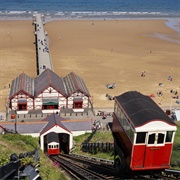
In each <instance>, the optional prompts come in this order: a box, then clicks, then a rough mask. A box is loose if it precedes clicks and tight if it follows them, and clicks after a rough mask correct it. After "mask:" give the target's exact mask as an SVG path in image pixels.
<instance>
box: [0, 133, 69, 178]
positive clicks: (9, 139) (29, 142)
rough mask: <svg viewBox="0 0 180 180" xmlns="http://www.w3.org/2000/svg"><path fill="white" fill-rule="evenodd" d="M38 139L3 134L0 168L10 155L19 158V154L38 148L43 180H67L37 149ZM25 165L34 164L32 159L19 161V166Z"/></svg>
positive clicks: (0, 140)
mask: <svg viewBox="0 0 180 180" xmlns="http://www.w3.org/2000/svg"><path fill="white" fill-rule="evenodd" d="M38 142H39V139H38V138H33V137H32V136H24V135H18V134H4V135H1V136H0V166H2V165H5V164H7V163H8V162H9V160H10V155H11V154H13V153H15V154H17V155H18V156H19V154H20V153H25V152H30V151H33V150H34V149H35V148H38V152H39V156H40V162H39V163H40V167H39V168H38V169H39V171H40V175H41V177H42V178H43V180H50V179H53V180H61V179H62V180H67V179H69V178H67V177H66V175H65V174H63V173H61V172H60V171H59V168H58V166H57V165H56V164H54V163H53V162H51V161H50V160H49V159H48V157H47V156H45V155H44V153H43V152H42V151H41V150H40V148H39V143H38ZM26 164H32V165H34V164H35V161H34V158H33V157H27V158H23V159H21V166H25V165H26Z"/></svg>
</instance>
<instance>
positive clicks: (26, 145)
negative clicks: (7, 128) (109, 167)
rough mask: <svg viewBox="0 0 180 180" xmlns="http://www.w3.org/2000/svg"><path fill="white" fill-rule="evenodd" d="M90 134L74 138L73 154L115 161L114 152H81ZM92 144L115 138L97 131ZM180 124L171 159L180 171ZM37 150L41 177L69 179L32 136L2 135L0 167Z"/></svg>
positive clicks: (27, 160)
mask: <svg viewBox="0 0 180 180" xmlns="http://www.w3.org/2000/svg"><path fill="white" fill-rule="evenodd" d="M90 135H91V134H90V133H86V134H84V135H80V136H77V137H74V142H75V144H76V145H75V150H74V151H73V153H76V154H82V155H86V156H93V157H97V158H103V159H109V160H113V158H114V157H113V152H109V153H103V152H100V153H97V154H90V153H85V152H82V151H81V144H82V143H83V142H84V141H85V140H86V139H87V138H88V137H89V136H90ZM90 142H92V143H94V142H96V143H97V142H110V143H112V142H113V137H112V134H111V131H103V132H101V131H97V132H96V133H95V134H94V135H93V136H92V138H91V140H90ZM178 147H180V122H177V131H176V135H175V140H174V147H173V153H172V158H171V163H172V164H173V166H172V167H171V168H172V169H177V170H180V150H178ZM35 148H38V149H39V155H40V167H39V168H38V169H39V171H40V175H41V177H42V178H43V179H44V180H49V179H55V180H61V179H63V180H66V179H69V178H68V177H67V176H66V175H65V174H63V173H62V172H60V171H59V169H58V166H57V165H56V164H54V163H53V162H51V161H50V160H49V159H48V157H47V156H45V155H44V153H43V152H42V151H41V150H40V148H39V139H38V138H33V137H31V136H23V135H18V134H4V135H0V166H2V165H3V164H6V163H8V162H9V160H10V155H11V154H12V153H16V154H17V155H19V153H25V152H29V151H32V150H34V149H35ZM33 161H34V160H33V158H25V159H22V161H21V162H22V165H25V164H27V163H32V164H33V163H34V162H33Z"/></svg>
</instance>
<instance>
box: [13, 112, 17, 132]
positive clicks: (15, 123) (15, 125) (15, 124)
mask: <svg viewBox="0 0 180 180" xmlns="http://www.w3.org/2000/svg"><path fill="white" fill-rule="evenodd" d="M16 115H17V110H15V122H14V127H15V133H16V134H17V119H16Z"/></svg>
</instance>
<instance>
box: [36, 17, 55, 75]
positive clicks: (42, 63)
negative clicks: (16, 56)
mask: <svg viewBox="0 0 180 180" xmlns="http://www.w3.org/2000/svg"><path fill="white" fill-rule="evenodd" d="M33 17H34V25H35V36H36V51H37V72H38V73H37V74H38V75H39V74H41V73H42V72H43V71H44V70H45V69H46V68H49V69H51V70H52V71H54V69H53V65H52V60H51V56H50V50H49V46H48V40H47V37H46V33H45V30H44V24H43V23H44V21H43V17H44V16H42V15H41V14H35V15H34V16H33Z"/></svg>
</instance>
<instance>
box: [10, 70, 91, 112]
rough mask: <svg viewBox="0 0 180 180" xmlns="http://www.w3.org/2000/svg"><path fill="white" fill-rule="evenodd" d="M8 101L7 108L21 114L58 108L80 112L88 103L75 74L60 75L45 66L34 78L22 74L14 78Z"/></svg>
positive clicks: (81, 84)
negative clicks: (8, 106) (62, 76)
mask: <svg viewBox="0 0 180 180" xmlns="http://www.w3.org/2000/svg"><path fill="white" fill-rule="evenodd" d="M9 100H10V108H11V109H12V110H17V111H20V112H23V114H25V113H28V111H29V110H42V112H43V113H53V112H59V111H60V110H61V109H62V108H63V109H66V108H67V109H73V110H74V112H83V110H84V108H88V107H89V106H90V93H89V91H88V89H87V87H86V85H85V83H84V81H83V79H81V78H80V77H79V76H78V75H76V74H75V73H73V72H71V73H70V74H68V75H67V76H65V77H64V78H61V77H59V76H58V75H57V74H55V73H54V72H53V71H51V70H50V69H46V70H45V71H43V72H42V73H41V74H40V75H39V76H37V77H36V78H35V79H32V78H30V77H29V76H28V75H26V74H24V73H23V74H21V75H19V76H18V77H17V78H16V79H14V80H13V81H12V85H11V90H10V95H9ZM19 114H20V113H19Z"/></svg>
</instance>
